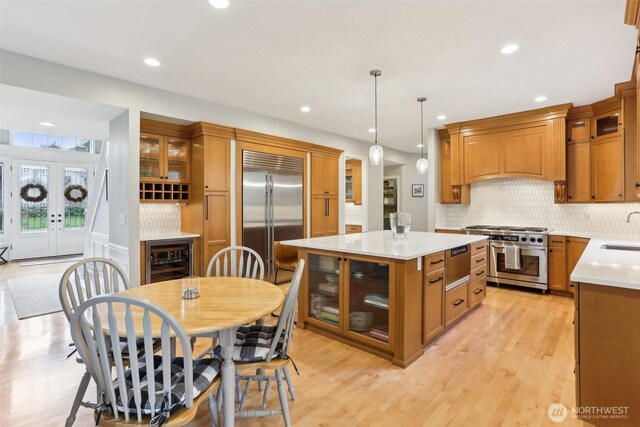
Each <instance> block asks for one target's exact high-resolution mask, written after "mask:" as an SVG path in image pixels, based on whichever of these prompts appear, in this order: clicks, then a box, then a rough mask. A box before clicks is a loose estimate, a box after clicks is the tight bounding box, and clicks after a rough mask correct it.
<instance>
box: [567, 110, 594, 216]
mask: <svg viewBox="0 0 640 427" xmlns="http://www.w3.org/2000/svg"><path fill="white" fill-rule="evenodd" d="M567 199H568V200H567V201H568V202H569V203H589V202H591V119H590V118H589V117H585V118H579V119H573V120H568V121H567Z"/></svg>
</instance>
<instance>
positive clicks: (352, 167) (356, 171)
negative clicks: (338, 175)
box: [344, 159, 362, 205]
mask: <svg viewBox="0 0 640 427" xmlns="http://www.w3.org/2000/svg"><path fill="white" fill-rule="evenodd" d="M344 198H345V201H347V202H352V203H353V204H355V205H361V204H362V160H357V159H348V160H347V161H346V166H345V174H344Z"/></svg>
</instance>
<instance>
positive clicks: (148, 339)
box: [142, 310, 156, 418]
mask: <svg viewBox="0 0 640 427" xmlns="http://www.w3.org/2000/svg"><path fill="white" fill-rule="evenodd" d="M142 324H143V328H144V353H145V354H153V337H152V336H151V316H150V315H149V310H145V311H144V315H143V316H142ZM145 372H146V373H147V387H148V390H149V405H150V406H151V417H152V418H153V417H154V416H155V415H156V382H155V378H154V364H153V363H149V362H147V364H146V371H145ZM152 378H154V379H153V380H151V379H152Z"/></svg>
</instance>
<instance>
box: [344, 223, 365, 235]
mask: <svg viewBox="0 0 640 427" xmlns="http://www.w3.org/2000/svg"><path fill="white" fill-rule="evenodd" d="M344 228H345V230H346V232H347V234H350V233H362V226H361V225H345V226H344Z"/></svg>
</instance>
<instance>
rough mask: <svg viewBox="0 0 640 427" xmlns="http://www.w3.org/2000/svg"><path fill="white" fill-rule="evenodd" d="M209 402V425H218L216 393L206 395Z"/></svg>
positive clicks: (218, 412)
mask: <svg viewBox="0 0 640 427" xmlns="http://www.w3.org/2000/svg"><path fill="white" fill-rule="evenodd" d="M207 402H208V403H209V411H210V412H211V427H218V426H219V425H221V424H220V421H221V419H220V410H219V408H218V402H217V401H216V393H211V394H210V395H209V397H207Z"/></svg>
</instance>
